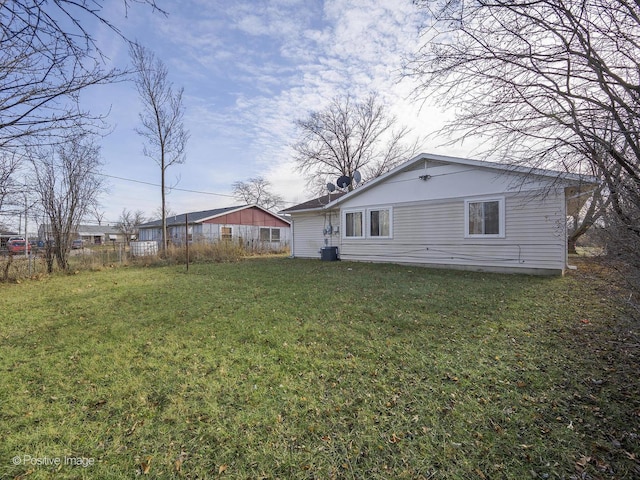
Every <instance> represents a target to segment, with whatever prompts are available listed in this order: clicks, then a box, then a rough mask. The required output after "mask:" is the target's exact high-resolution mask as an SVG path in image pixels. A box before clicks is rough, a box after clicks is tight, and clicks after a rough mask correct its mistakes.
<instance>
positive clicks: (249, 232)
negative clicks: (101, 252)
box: [138, 205, 291, 250]
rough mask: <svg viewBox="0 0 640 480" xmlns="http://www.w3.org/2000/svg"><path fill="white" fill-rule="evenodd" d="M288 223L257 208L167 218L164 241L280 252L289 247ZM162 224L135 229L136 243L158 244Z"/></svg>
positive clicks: (213, 211) (235, 208)
mask: <svg viewBox="0 0 640 480" xmlns="http://www.w3.org/2000/svg"><path fill="white" fill-rule="evenodd" d="M290 231H291V228H290V225H289V221H288V220H285V219H284V218H282V217H280V216H278V215H276V214H274V213H272V212H270V211H268V210H266V209H264V208H262V207H259V206H257V205H240V206H235V207H225V208H216V209H213V210H203V211H199V212H191V213H183V214H181V215H172V216H169V217H167V238H169V240H170V241H171V242H172V243H174V244H177V245H181V244H184V239H185V236H188V238H189V241H190V242H215V241H219V240H232V241H235V242H238V243H242V245H243V246H245V247H247V248H249V249H256V248H257V249H266V250H282V249H284V248H286V247H287V246H288V245H289V237H290ZM161 239H162V220H155V221H153V222H148V223H144V224H142V225H139V226H138V240H140V241H149V240H152V241H153V240H155V241H160V240H161Z"/></svg>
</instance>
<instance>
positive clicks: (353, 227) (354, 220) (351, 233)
mask: <svg viewBox="0 0 640 480" xmlns="http://www.w3.org/2000/svg"><path fill="white" fill-rule="evenodd" d="M363 220H364V215H363V212H362V211H356V212H345V214H344V236H345V237H352V238H354V237H355V238H358V237H362V236H363V230H364V229H363V225H362V223H363V222H362V221H363Z"/></svg>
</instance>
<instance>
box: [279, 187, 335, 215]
mask: <svg viewBox="0 0 640 480" xmlns="http://www.w3.org/2000/svg"><path fill="white" fill-rule="evenodd" d="M346 193H347V192H335V193H329V194H327V195H323V196H321V197H318V198H314V199H312V200H308V201H306V202H304V203H299V204H298V205H294V206H293V207H289V208H285V209H284V210H281V212H282V213H289V212H299V211H302V210H314V209H317V208H322V207H324V206H325V205H326V204H328V203H329V202H332V201H334V200H335V199H337V198H339V197H341V196H342V195H345V194H346Z"/></svg>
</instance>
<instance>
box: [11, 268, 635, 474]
mask: <svg viewBox="0 0 640 480" xmlns="http://www.w3.org/2000/svg"><path fill="white" fill-rule="evenodd" d="M619 305H622V303H621V302H620V301H619V300H618V299H617V293H616V292H615V291H613V290H611V289H607V282H606V281H604V280H600V277H599V274H598V272H595V271H594V272H591V271H588V272H587V273H584V272H583V273H580V274H572V275H570V276H568V277H564V278H538V277H528V276H515V275H494V274H486V273H467V272H454V271H437V270H429V269H423V268H419V267H401V266H393V265H370V264H358V263H348V262H320V261H302V260H291V259H286V258H271V259H252V260H246V261H243V262H240V263H232V264H199V265H192V266H191V267H190V269H189V272H188V273H186V272H185V268H184V267H161V268H152V267H147V268H143V267H122V268H115V269H105V270H103V271H98V272H80V273H79V274H77V275H68V276H62V275H60V276H54V277H51V278H46V279H44V280H41V281H35V280H34V281H26V282H23V283H21V284H4V285H0V314H1V315H0V316H1V318H0V372H1V375H0V439H1V441H0V478H3V479H4V478H26V479H32V478H33V479H43V478H51V476H52V474H54V473H55V478H61V479H62V478H91V479H93V478H100V479H109V478H132V477H135V476H136V475H138V474H142V475H146V476H147V477H149V478H190V479H195V478H199V479H203V478H218V477H219V478H228V479H245V478H246V479H259V478H264V479H275V478H281V479H296V478H300V479H315V478H317V479H325V478H345V479H356V478H357V479H360V478H366V479H375V478H389V479H396V478H407V479H420V478H424V479H432V478H433V479H436V478H437V479H465V480H466V479H473V478H478V479H501V478H505V479H525V478H567V479H570V478H575V479H578V478H585V479H587V478H588V479H599V478H617V479H625V478H628V479H631V478H639V476H640V466H639V465H638V460H637V458H638V457H640V440H639V438H640V437H639V435H640V431H639V420H640V395H639V388H638V382H637V378H638V369H637V362H638V358H637V355H636V354H637V347H638V336H637V335H638V332H637V331H636V330H635V329H634V328H635V327H634V325H633V324H632V323H630V322H629V320H628V319H627V317H626V316H625V314H624V312H623V311H622V309H621V307H619ZM634 345H635V347H634ZM56 463H59V464H58V465H56ZM73 463H76V464H78V463H80V464H79V465H73ZM83 463H84V466H83Z"/></svg>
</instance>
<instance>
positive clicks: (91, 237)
mask: <svg viewBox="0 0 640 480" xmlns="http://www.w3.org/2000/svg"><path fill="white" fill-rule="evenodd" d="M75 238H81V239H82V241H83V242H84V244H85V245H104V244H105V243H107V244H110V243H113V242H115V243H122V242H124V241H125V238H124V235H123V234H122V232H121V231H120V230H118V227H112V226H109V225H79V226H78V231H77V233H76V237H75Z"/></svg>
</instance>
